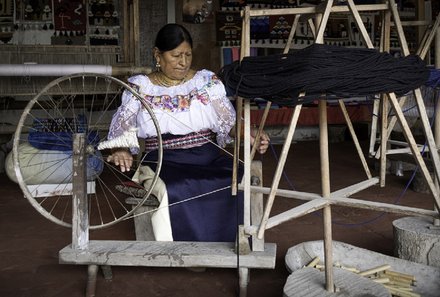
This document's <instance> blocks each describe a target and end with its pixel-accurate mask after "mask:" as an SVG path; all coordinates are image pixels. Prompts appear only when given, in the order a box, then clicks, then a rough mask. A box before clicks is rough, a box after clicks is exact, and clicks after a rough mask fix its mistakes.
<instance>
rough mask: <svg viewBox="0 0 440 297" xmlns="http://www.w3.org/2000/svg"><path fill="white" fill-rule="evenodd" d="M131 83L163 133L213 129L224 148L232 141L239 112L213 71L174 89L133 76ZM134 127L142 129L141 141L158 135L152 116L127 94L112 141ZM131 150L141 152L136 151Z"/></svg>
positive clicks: (114, 124)
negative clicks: (236, 113)
mask: <svg viewBox="0 0 440 297" xmlns="http://www.w3.org/2000/svg"><path fill="white" fill-rule="evenodd" d="M129 83H130V85H131V86H132V87H133V88H134V89H135V90H136V91H138V93H139V94H140V95H141V97H142V98H143V99H144V100H145V103H147V104H149V106H150V107H151V109H152V110H153V112H154V115H155V117H156V119H157V121H158V123H159V126H160V131H161V134H173V135H187V134H190V133H194V132H199V131H207V130H211V131H212V132H214V133H215V134H216V138H217V139H216V140H217V143H218V144H219V145H220V146H224V145H226V144H227V143H229V142H231V141H232V139H231V138H230V136H229V132H230V131H231V129H232V127H233V126H234V125H235V110H234V107H233V106H232V104H231V102H230V101H229V99H228V98H227V97H226V92H225V89H224V86H223V84H222V82H221V81H220V80H219V79H218V78H217V76H216V75H215V74H214V73H213V72H211V71H208V70H200V71H198V72H197V73H196V74H195V75H194V77H193V78H192V79H190V80H188V81H187V82H185V83H183V84H181V85H178V86H174V87H163V86H157V85H154V84H153V83H152V82H151V81H150V79H149V78H148V77H147V76H146V75H137V76H133V77H131V78H130V79H129ZM130 127H137V128H138V137H140V138H150V137H155V136H157V131H156V128H155V126H154V124H153V122H152V119H151V116H150V115H149V113H148V112H147V111H146V110H145V108H144V107H143V105H142V104H141V102H140V101H139V100H137V98H135V97H134V96H133V94H132V93H131V92H128V91H127V92H124V94H123V96H122V104H121V106H120V107H119V109H118V110H117V112H116V113H115V115H114V116H113V119H112V123H111V125H110V131H109V135H108V138H109V139H113V138H115V137H117V136H120V135H122V133H123V132H124V131H126V130H127V129H129V128H130ZM131 151H132V153H134V154H136V153H138V151H137V149H134V148H133V149H131Z"/></svg>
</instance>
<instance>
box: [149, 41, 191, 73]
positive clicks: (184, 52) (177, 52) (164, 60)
mask: <svg viewBox="0 0 440 297" xmlns="http://www.w3.org/2000/svg"><path fill="white" fill-rule="evenodd" d="M155 57H156V61H158V62H159V64H160V70H161V71H162V72H163V73H164V74H165V75H166V76H168V77H169V78H172V79H177V80H180V79H183V78H185V76H186V75H187V74H188V72H189V70H190V68H191V62H192V49H191V46H190V44H189V43H188V42H186V41H184V42H182V43H181V44H180V45H179V46H178V47H176V48H175V49H173V50H170V51H166V52H159V51H158V50H156V54H155Z"/></svg>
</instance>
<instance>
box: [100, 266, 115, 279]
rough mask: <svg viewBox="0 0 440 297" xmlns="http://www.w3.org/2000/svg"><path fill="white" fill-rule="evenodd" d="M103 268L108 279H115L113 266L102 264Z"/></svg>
mask: <svg viewBox="0 0 440 297" xmlns="http://www.w3.org/2000/svg"><path fill="white" fill-rule="evenodd" d="M101 270H102V274H103V275H104V279H105V280H106V281H111V280H112V279H113V273H112V267H111V266H110V265H101Z"/></svg>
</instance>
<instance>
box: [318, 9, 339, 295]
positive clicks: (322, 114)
mask: <svg viewBox="0 0 440 297" xmlns="http://www.w3.org/2000/svg"><path fill="white" fill-rule="evenodd" d="M332 6H333V0H328V1H327V3H326V8H325V10H324V13H323V14H322V15H321V14H317V16H316V25H317V26H318V30H316V31H317V34H316V41H315V42H316V43H321V44H322V43H324V31H325V28H326V26H327V22H328V19H329V15H330V12H331V8H332ZM318 108H319V152H320V160H321V189H322V197H323V198H324V199H328V198H330V164H329V156H328V121H327V102H326V101H324V100H319V103H318ZM323 214H324V262H325V288H326V290H327V291H328V292H332V293H333V292H335V287H334V280H333V239H332V213H331V207H330V205H327V206H325V207H324V209H323Z"/></svg>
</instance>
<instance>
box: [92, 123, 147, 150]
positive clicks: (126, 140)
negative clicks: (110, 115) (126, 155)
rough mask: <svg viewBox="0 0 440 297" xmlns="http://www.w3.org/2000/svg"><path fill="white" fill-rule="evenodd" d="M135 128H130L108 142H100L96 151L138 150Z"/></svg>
mask: <svg viewBox="0 0 440 297" xmlns="http://www.w3.org/2000/svg"><path fill="white" fill-rule="evenodd" d="M137 130H138V129H137V128H133V127H131V128H130V129H128V130H127V131H124V133H123V134H122V135H120V136H118V137H115V138H113V139H110V140H106V141H102V142H100V143H99V145H98V150H103V149H111V148H118V147H120V148H123V147H124V148H139V141H138V138H137Z"/></svg>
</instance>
